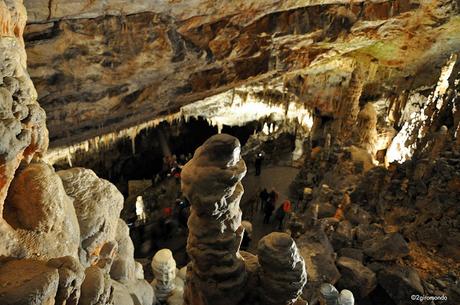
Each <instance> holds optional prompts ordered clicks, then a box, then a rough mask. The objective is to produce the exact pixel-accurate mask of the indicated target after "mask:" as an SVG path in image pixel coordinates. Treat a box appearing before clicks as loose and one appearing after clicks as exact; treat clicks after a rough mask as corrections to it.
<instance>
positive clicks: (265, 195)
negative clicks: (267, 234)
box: [259, 188, 292, 230]
mask: <svg viewBox="0 0 460 305" xmlns="http://www.w3.org/2000/svg"><path fill="white" fill-rule="evenodd" d="M278 199H279V194H278V192H277V191H276V190H275V189H272V190H271V191H270V192H268V191H267V189H266V188H264V189H263V190H261V191H260V193H259V202H260V211H262V212H263V213H264V220H263V223H264V224H269V223H270V219H271V217H272V215H273V212H275V219H276V220H277V221H278V230H282V228H283V222H284V219H285V217H286V215H289V214H290V213H291V211H292V205H291V202H290V201H289V199H286V200H284V201H283V203H282V204H281V205H280V206H278V207H276V206H277V201H278Z"/></svg>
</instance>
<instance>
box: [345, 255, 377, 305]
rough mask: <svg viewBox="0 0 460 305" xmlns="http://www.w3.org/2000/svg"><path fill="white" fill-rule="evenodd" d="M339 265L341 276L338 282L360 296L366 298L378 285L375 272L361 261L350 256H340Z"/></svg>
mask: <svg viewBox="0 0 460 305" xmlns="http://www.w3.org/2000/svg"><path fill="white" fill-rule="evenodd" d="M337 266H338V268H339V270H340V273H341V275H342V276H341V278H340V280H339V282H338V283H337V286H338V287H340V288H346V289H349V290H351V291H352V292H353V294H354V295H357V296H358V297H360V298H364V297H366V296H367V295H369V293H371V292H372V291H373V290H374V288H375V287H376V286H377V277H376V275H375V273H374V272H373V271H372V270H370V269H369V268H367V267H366V266H364V265H363V264H362V263H361V262H359V261H357V260H354V259H352V258H348V257H340V258H339V259H338V260H337Z"/></svg>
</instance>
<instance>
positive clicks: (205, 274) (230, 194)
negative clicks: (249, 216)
mask: <svg viewBox="0 0 460 305" xmlns="http://www.w3.org/2000/svg"><path fill="white" fill-rule="evenodd" d="M245 174H246V166H245V164H244V161H243V160H242V159H241V158H240V144H239V141H238V140H237V139H236V138H234V137H232V136H229V135H226V134H219V135H216V136H213V137H211V138H209V139H208V140H207V141H206V142H205V143H204V144H203V145H202V146H200V147H199V148H198V149H197V150H196V152H195V155H194V157H193V159H192V160H191V161H190V162H189V163H187V164H186V166H185V167H184V168H183V171H182V190H183V192H184V194H185V195H186V196H187V198H188V199H189V201H190V202H191V204H192V209H191V216H190V218H189V221H188V226H189V230H190V232H189V237H188V243H187V251H188V253H189V255H190V257H191V260H192V261H191V263H190V264H189V265H188V268H187V277H186V290H185V304H226V305H227V304H264V305H267V304H274V305H275V304H276V305H280V304H286V305H288V304H293V303H294V302H295V301H296V300H297V299H298V297H299V296H300V294H301V293H302V289H303V287H304V285H305V283H306V281H307V275H306V271H305V263H304V260H303V258H302V257H301V256H300V254H299V250H298V249H297V246H296V244H295V242H294V240H293V239H292V238H291V237H290V236H289V235H287V234H284V233H273V234H270V235H268V236H266V237H264V238H263V239H262V240H261V241H260V243H259V247H258V254H259V256H258V257H256V256H254V255H251V254H249V253H246V252H244V253H243V256H242V255H241V254H240V253H239V247H240V244H241V240H242V236H243V232H244V227H243V226H242V225H241V210H240V207H239V201H240V199H241V195H242V193H243V188H242V186H241V182H240V181H241V179H242V178H243V176H244V175H245ZM243 257H244V258H243ZM259 264H260V265H259ZM281 271H282V272H281ZM210 287H213V288H212V289H209V288H210Z"/></svg>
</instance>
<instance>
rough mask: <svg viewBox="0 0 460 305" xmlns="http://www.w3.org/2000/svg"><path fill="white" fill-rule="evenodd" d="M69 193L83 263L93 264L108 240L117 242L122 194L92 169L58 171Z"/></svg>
mask: <svg viewBox="0 0 460 305" xmlns="http://www.w3.org/2000/svg"><path fill="white" fill-rule="evenodd" d="M58 174H59V176H60V177H61V179H62V182H63V184H64V188H65V190H66V192H67V194H68V195H69V196H70V197H72V198H74V202H73V205H74V207H75V211H76V213H77V217H78V222H79V224H80V231H81V245H82V247H81V250H82V253H81V254H80V255H81V258H80V259H81V260H82V261H85V260H86V264H87V265H90V264H91V263H93V262H94V261H95V260H96V259H97V257H98V254H99V251H100V249H101V248H102V246H103V245H104V243H105V242H106V241H108V240H114V239H115V234H116V230H117V224H118V218H119V215H120V212H121V209H122V207H123V195H122V194H121V193H120V192H119V191H118V189H117V188H116V187H115V186H114V185H113V184H111V183H110V182H108V181H107V180H104V179H101V178H99V177H98V176H96V174H95V173H94V172H93V171H92V170H89V169H84V168H72V169H69V170H65V171H60V172H58Z"/></svg>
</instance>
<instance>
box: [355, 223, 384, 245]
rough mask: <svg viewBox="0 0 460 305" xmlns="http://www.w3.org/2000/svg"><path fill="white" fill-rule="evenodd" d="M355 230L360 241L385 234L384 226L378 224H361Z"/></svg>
mask: <svg viewBox="0 0 460 305" xmlns="http://www.w3.org/2000/svg"><path fill="white" fill-rule="evenodd" d="M354 231H355V236H356V240H357V241H358V242H359V243H362V242H364V241H366V240H369V239H372V238H376V237H379V236H383V235H384V233H383V229H382V227H380V226H379V225H377V224H370V225H367V224H360V225H358V226H357V227H356V228H354Z"/></svg>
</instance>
